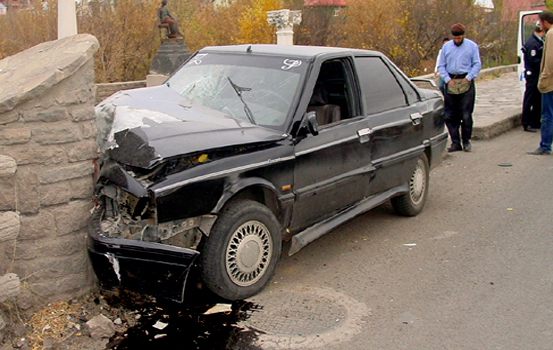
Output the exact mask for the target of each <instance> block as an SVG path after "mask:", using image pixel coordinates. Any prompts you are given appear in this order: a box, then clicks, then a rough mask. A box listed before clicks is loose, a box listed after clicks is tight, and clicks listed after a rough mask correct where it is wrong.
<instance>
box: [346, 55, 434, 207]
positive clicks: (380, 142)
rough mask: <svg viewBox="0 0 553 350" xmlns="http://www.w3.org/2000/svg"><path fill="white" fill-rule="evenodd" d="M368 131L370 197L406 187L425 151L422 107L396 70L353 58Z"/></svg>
mask: <svg viewBox="0 0 553 350" xmlns="http://www.w3.org/2000/svg"><path fill="white" fill-rule="evenodd" d="M355 66H356V70H357V74H358V76H359V83H360V86H361V91H362V94H363V98H362V100H363V111H364V114H365V116H366V119H367V121H368V127H369V130H370V144H371V146H370V147H371V151H372V153H371V161H372V165H373V166H374V167H375V168H376V171H375V176H374V178H373V179H372V181H371V182H370V184H369V186H368V187H367V188H366V192H365V195H366V196H371V195H374V194H377V193H380V192H383V191H385V190H388V189H390V188H393V187H396V186H399V185H401V184H403V183H405V182H406V181H407V180H408V179H409V177H410V175H411V172H412V169H413V167H414V165H415V162H416V160H417V158H418V157H419V156H420V154H422V153H423V151H424V145H423V140H424V124H425V122H428V121H427V120H425V118H424V114H425V107H424V105H423V103H422V102H421V101H420V97H419V96H418V94H417V92H416V90H415V89H413V88H411V89H409V88H408V87H409V86H402V85H405V84H404V83H406V82H405V81H401V79H404V78H403V77H402V76H401V75H400V74H399V72H398V71H396V70H395V67H394V66H393V65H392V64H391V63H390V62H389V61H388V60H387V59H385V58H384V57H382V56H358V57H355Z"/></svg>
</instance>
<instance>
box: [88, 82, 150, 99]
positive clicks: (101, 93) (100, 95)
mask: <svg viewBox="0 0 553 350" xmlns="http://www.w3.org/2000/svg"><path fill="white" fill-rule="evenodd" d="M142 87H146V80H137V81H127V82H123V83H104V84H96V103H99V102H102V101H103V100H105V99H106V98H107V97H109V96H111V95H113V94H114V93H116V92H117V91H121V90H129V89H136V88H142Z"/></svg>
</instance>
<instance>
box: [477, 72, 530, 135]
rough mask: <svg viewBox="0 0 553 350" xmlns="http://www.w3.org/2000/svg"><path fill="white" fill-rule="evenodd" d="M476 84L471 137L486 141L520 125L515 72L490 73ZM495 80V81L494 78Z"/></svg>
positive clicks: (519, 104)
mask: <svg viewBox="0 0 553 350" xmlns="http://www.w3.org/2000/svg"><path fill="white" fill-rule="evenodd" d="M483 73H484V75H483V76H482V77H480V79H479V80H477V81H476V106H475V109H474V113H473V118H474V126H473V134H472V137H473V139H475V140H482V139H489V138H492V137H495V136H497V135H499V134H501V133H504V132H506V131H508V130H511V129H512V128H514V127H517V126H519V125H520V114H521V111H522V91H521V89H520V83H519V81H518V74H517V72H516V71H511V72H507V73H500V74H499V76H497V73H495V74H494V73H492V74H491V75H487V74H486V73H487V72H483ZM496 76H497V77H496Z"/></svg>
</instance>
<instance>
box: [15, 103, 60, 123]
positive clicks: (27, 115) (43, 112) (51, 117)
mask: <svg viewBox="0 0 553 350" xmlns="http://www.w3.org/2000/svg"><path fill="white" fill-rule="evenodd" d="M22 118H23V120H25V122H26V123H30V122H45V123H53V122H59V121H65V120H69V113H68V112H67V109H65V108H63V107H54V108H50V109H47V108H45V107H44V106H42V105H41V106H39V107H37V108H36V109H33V110H30V111H24V112H22Z"/></svg>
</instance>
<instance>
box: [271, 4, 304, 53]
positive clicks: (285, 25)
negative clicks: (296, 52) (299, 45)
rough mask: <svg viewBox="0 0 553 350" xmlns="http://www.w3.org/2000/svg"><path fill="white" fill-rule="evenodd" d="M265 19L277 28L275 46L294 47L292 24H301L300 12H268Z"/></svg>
mask: <svg viewBox="0 0 553 350" xmlns="http://www.w3.org/2000/svg"><path fill="white" fill-rule="evenodd" d="M267 17H268V18H267V22H268V23H269V24H274V25H276V27H277V32H276V34H277V45H294V24H300V23H301V11H290V10H278V11H268V12H267Z"/></svg>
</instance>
